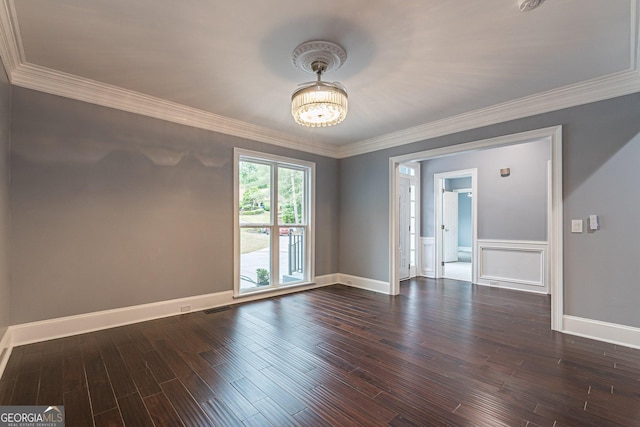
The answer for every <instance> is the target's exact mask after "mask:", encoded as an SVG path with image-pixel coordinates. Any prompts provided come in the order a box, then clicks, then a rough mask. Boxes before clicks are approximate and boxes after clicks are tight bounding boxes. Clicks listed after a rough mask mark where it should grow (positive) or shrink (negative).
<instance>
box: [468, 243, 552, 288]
mask: <svg viewBox="0 0 640 427" xmlns="http://www.w3.org/2000/svg"><path fill="white" fill-rule="evenodd" d="M476 253H477V254H478V284H479V285H489V286H495V287H501V288H511V289H519V290H524V291H529V292H537V293H545V294H546V293H549V279H548V271H549V269H548V268H547V263H548V256H547V255H548V244H547V242H532V241H518V240H480V239H478V250H477V252H476Z"/></svg>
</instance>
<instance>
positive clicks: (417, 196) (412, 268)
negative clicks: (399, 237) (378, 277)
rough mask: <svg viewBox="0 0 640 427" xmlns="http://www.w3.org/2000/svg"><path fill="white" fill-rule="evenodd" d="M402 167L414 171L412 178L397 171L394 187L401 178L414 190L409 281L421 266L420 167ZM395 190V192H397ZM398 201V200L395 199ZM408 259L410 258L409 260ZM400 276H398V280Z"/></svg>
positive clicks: (417, 165) (407, 163) (414, 163)
mask: <svg viewBox="0 0 640 427" xmlns="http://www.w3.org/2000/svg"><path fill="white" fill-rule="evenodd" d="M402 165H403V166H406V167H408V168H411V169H413V170H414V172H415V174H414V175H413V176H411V175H403V174H401V173H400V172H399V171H398V177H397V179H396V185H398V187H397V188H399V186H400V178H401V177H405V178H407V179H409V185H410V186H411V185H413V186H414V190H415V204H416V224H415V225H416V228H415V230H414V245H415V248H416V249H415V252H416V253H415V262H414V264H413V265H411V264H410V268H409V277H408V278H407V279H411V278H413V277H417V276H418V275H419V274H418V273H419V272H420V271H422V270H421V269H422V266H421V263H420V260H421V259H422V256H421V254H420V250H421V247H420V230H421V229H422V228H421V227H422V225H421V219H422V217H421V212H422V211H421V209H422V208H421V205H422V203H421V200H422V199H421V197H422V192H421V190H420V170H421V168H422V165H421V164H420V163H419V162H413V161H412V162H403V163H402ZM397 188H396V190H397ZM396 196H398V194H396ZM396 200H399V199H396ZM396 213H397V215H399V213H400V206H399V205H398V210H397V211H396ZM397 225H398V232H399V230H400V224H399V221H398V224H397ZM409 245H411V243H409ZM397 247H398V251H399V248H400V242H399V241H398V245H397ZM409 247H411V246H409ZM399 256H400V254H399V253H398V259H399ZM409 259H410V258H409ZM399 267H400V262H398V268H399ZM399 277H400V276H398V278H399ZM407 279H402V280H407Z"/></svg>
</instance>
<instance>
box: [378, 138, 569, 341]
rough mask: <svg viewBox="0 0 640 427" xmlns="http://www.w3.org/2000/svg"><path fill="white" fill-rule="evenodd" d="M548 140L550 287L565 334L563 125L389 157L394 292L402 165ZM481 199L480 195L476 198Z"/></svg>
mask: <svg viewBox="0 0 640 427" xmlns="http://www.w3.org/2000/svg"><path fill="white" fill-rule="evenodd" d="M541 139H548V140H549V141H550V142H551V162H552V173H551V176H552V183H551V189H552V195H551V199H552V201H553V204H552V206H551V218H552V221H551V223H550V224H549V225H548V227H547V230H548V238H547V241H548V242H549V269H550V274H551V275H550V277H549V286H550V292H551V329H552V330H556V331H562V315H563V314H564V298H563V292H564V282H563V280H564V279H563V264H562V263H563V245H562V237H563V236H562V233H563V224H562V222H563V218H562V126H553V127H548V128H543V129H535V130H531V131H526V132H520V133H516V134H510V135H504V136H499V137H496V138H490V139H484V140H480V141H474V142H468V143H464V144H457V145H451V146H447V147H442V148H436V149H433V150H426V151H421V152H418V153H411V154H405V155H401V156H396V157H390V158H389V283H390V285H391V286H390V289H391V290H392V294H393V291H394V290H396V289H397V290H398V291H399V288H400V281H399V280H398V272H397V271H396V265H397V260H396V259H395V251H394V249H395V247H396V246H397V245H398V235H397V234H398V233H397V231H396V227H395V224H396V221H397V218H396V214H395V209H397V202H396V200H397V190H396V180H397V169H398V165H399V164H400V163H406V162H409V161H419V160H427V159H432V158H436V157H441V156H445V155H450V154H455V153H462V152H468V151H475V150H480V149H484V148H494V147H500V146H507V145H514V144H520V143H523V142H530V141H538V140H541ZM476 197H477V195H476Z"/></svg>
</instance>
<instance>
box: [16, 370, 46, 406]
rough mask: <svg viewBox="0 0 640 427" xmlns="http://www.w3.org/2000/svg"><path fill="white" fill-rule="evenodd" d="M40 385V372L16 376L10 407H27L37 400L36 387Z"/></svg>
mask: <svg viewBox="0 0 640 427" xmlns="http://www.w3.org/2000/svg"><path fill="white" fill-rule="evenodd" d="M39 385H40V372H39V371H28V372H25V373H23V374H20V375H18V377H17V378H16V385H15V387H14V389H13V395H12V396H11V404H12V405H29V404H34V403H35V402H37V400H38V387H39Z"/></svg>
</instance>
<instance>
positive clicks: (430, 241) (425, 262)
mask: <svg viewBox="0 0 640 427" xmlns="http://www.w3.org/2000/svg"><path fill="white" fill-rule="evenodd" d="M435 250H436V239H435V238H434V237H420V256H421V263H420V265H421V267H422V271H421V272H420V275H422V276H425V277H431V278H433V277H436V252H435Z"/></svg>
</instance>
